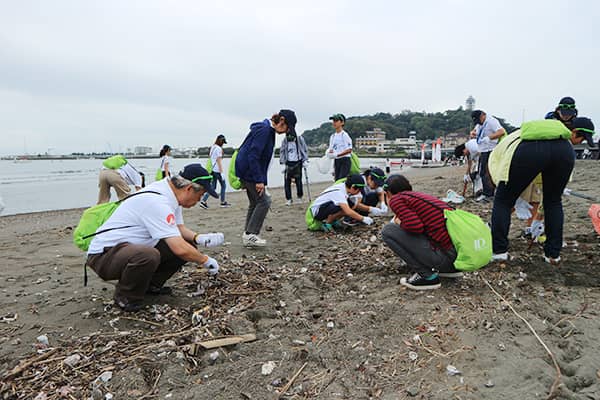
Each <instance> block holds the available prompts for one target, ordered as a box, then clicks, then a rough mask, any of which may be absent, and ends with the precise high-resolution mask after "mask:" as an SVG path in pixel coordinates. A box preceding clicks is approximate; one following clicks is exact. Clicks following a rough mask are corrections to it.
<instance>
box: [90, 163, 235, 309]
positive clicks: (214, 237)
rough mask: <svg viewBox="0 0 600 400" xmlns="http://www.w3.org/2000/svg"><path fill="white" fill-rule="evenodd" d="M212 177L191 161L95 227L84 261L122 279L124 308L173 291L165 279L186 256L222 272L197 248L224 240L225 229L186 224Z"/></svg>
mask: <svg viewBox="0 0 600 400" xmlns="http://www.w3.org/2000/svg"><path fill="white" fill-rule="evenodd" d="M211 179H212V176H211V175H210V174H208V172H207V171H206V170H205V169H204V168H203V167H202V166H201V165H200V164H189V165H187V166H186V167H185V168H184V169H183V171H181V172H180V173H179V174H178V175H174V176H172V177H170V178H169V179H163V180H160V181H157V182H154V183H152V184H151V185H149V186H148V187H146V189H144V190H142V191H141V192H139V193H138V194H136V195H135V196H132V197H131V198H127V199H126V200H125V201H123V203H122V204H121V205H120V206H119V208H117V209H116V210H115V212H114V213H113V214H112V215H111V216H110V218H109V219H108V220H107V221H106V222H105V223H104V224H103V225H102V226H100V228H98V230H97V231H96V232H97V233H96V236H94V239H93V240H92V242H91V244H90V247H89V249H88V258H87V262H86V265H88V266H90V267H91V268H92V269H93V270H94V271H95V272H96V274H98V276H99V277H100V278H102V279H103V280H115V279H116V280H118V281H119V282H118V283H117V285H116V288H115V294H114V300H115V304H117V305H118V306H119V307H120V308H122V309H123V310H125V311H138V310H139V309H140V308H142V305H141V301H142V300H143V298H144V296H145V295H146V294H151V295H159V294H169V293H171V288H169V287H167V286H164V284H165V282H166V281H167V280H168V279H169V278H170V277H171V276H172V275H173V274H174V273H175V272H177V271H178V270H179V269H180V268H181V266H182V265H183V264H185V263H186V262H187V261H191V262H195V263H196V264H199V265H203V266H204V267H206V268H207V270H208V273H209V274H211V275H212V274H216V273H217V272H218V271H219V264H218V263H217V261H216V260H215V259H213V258H211V257H209V256H207V255H205V254H202V253H201V252H200V251H198V250H197V248H196V245H201V246H203V247H212V246H217V245H220V244H222V243H223V241H224V237H223V234H222V233H208V234H204V235H201V234H198V233H195V232H193V231H192V230H190V229H189V228H187V227H186V226H185V225H184V224H183V213H182V208H183V207H185V208H190V207H193V206H194V205H196V203H197V202H198V201H200V199H201V197H202V195H203V194H204V193H205V192H206V193H209V194H210V195H211V196H213V197H217V193H216V192H215V190H214V189H213V188H212V187H211Z"/></svg>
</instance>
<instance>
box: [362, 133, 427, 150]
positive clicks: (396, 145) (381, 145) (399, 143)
mask: <svg viewBox="0 0 600 400" xmlns="http://www.w3.org/2000/svg"><path fill="white" fill-rule="evenodd" d="M416 145H417V133H416V132H415V131H411V132H410V133H409V136H408V137H407V138H397V139H394V140H387V138H386V133H385V131H383V130H381V129H380V128H374V129H373V130H370V131H366V132H365V135H364V136H360V137H358V138H357V139H356V140H355V146H356V148H357V149H364V150H368V149H371V152H372V151H373V149H375V153H377V154H385V153H396V152H399V151H411V150H414V148H415V147H416Z"/></svg>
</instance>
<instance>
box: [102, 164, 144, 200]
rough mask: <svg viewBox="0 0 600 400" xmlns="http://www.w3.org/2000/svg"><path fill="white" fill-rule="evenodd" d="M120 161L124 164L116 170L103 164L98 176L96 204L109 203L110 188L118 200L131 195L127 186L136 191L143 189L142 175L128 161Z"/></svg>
mask: <svg viewBox="0 0 600 400" xmlns="http://www.w3.org/2000/svg"><path fill="white" fill-rule="evenodd" d="M121 157H122V156H121ZM122 159H123V160H124V161H125V164H124V165H122V166H120V167H118V168H116V169H115V168H111V165H110V163H106V162H105V163H103V166H102V169H101V170H100V174H99V175H98V188H99V193H98V203H97V204H102V203H108V202H109V201H110V188H111V187H112V188H114V189H115V192H116V193H117V198H118V199H119V200H122V199H124V198H125V197H127V196H129V194H130V193H131V188H130V186H129V185H131V186H134V187H135V190H136V191H138V190H140V189H141V188H142V187H143V184H142V174H141V173H140V172H139V171H138V170H136V169H135V168H134V167H133V165H131V163H130V162H129V161H127V160H125V158H124V157H123V158H122ZM106 161H108V160H106ZM104 164H106V165H104Z"/></svg>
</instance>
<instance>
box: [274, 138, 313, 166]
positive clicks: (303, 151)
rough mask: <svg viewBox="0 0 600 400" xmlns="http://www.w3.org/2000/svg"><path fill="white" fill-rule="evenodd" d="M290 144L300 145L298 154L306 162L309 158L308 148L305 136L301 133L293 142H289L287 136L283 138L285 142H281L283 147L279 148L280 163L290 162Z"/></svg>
mask: <svg viewBox="0 0 600 400" xmlns="http://www.w3.org/2000/svg"><path fill="white" fill-rule="evenodd" d="M288 146H298V156H299V157H300V161H301V162H304V161H306V160H308V148H307V147H306V142H305V141H304V138H303V137H302V135H300V136H296V140H295V141H293V142H288V140H287V138H283V142H281V147H280V148H279V164H285V163H287V162H288V159H287V156H288V152H287V148H288Z"/></svg>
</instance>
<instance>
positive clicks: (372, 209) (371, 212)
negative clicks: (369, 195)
mask: <svg viewBox="0 0 600 400" xmlns="http://www.w3.org/2000/svg"><path fill="white" fill-rule="evenodd" d="M384 214H385V212H383V210H382V209H381V208H377V207H370V208H369V215H372V216H374V217H381V216H382V215H384Z"/></svg>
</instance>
